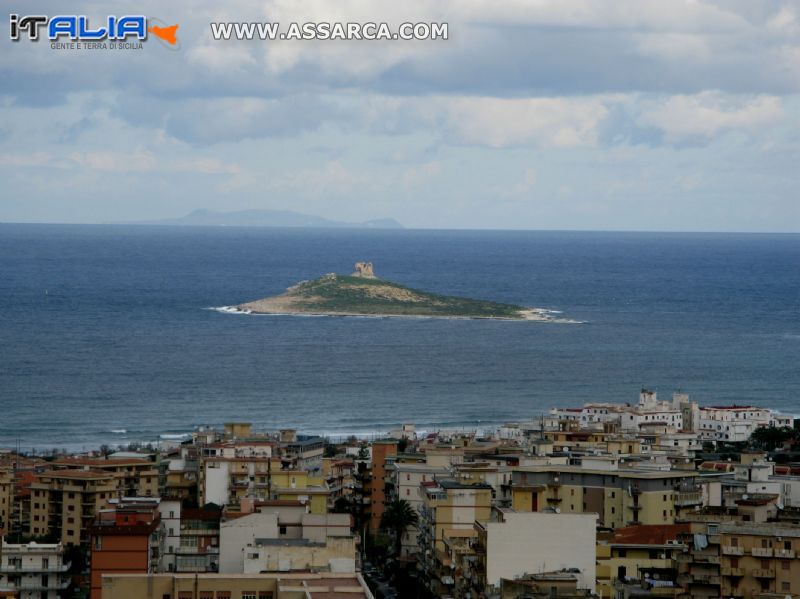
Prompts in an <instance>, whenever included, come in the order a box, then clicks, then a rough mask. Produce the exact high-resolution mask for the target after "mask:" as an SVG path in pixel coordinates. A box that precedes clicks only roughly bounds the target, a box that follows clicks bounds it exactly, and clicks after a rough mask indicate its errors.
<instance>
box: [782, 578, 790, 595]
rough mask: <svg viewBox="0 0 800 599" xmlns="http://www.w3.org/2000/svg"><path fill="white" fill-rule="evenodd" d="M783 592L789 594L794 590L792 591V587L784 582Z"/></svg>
mask: <svg viewBox="0 0 800 599" xmlns="http://www.w3.org/2000/svg"><path fill="white" fill-rule="evenodd" d="M781 590H782V591H783V592H784V593H788V592H789V591H790V590H792V589H791V585H790V584H789V583H788V582H786V581H785V580H784V581H783V582H782V583H781Z"/></svg>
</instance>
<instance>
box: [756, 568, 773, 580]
mask: <svg viewBox="0 0 800 599" xmlns="http://www.w3.org/2000/svg"><path fill="white" fill-rule="evenodd" d="M752 574H753V578H775V570H764V569H761V568H754V569H753V572H752Z"/></svg>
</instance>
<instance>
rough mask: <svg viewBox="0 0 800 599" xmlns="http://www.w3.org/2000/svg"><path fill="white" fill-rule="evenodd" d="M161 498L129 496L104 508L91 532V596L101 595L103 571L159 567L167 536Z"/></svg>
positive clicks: (139, 571)
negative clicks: (159, 504) (160, 503)
mask: <svg viewBox="0 0 800 599" xmlns="http://www.w3.org/2000/svg"><path fill="white" fill-rule="evenodd" d="M158 502H159V500H158V499H150V498H127V499H125V500H123V501H119V502H116V505H115V506H114V507H113V508H111V509H108V510H102V511H101V512H100V513H98V515H97V517H96V518H95V521H94V525H93V526H92V528H91V530H90V532H91V535H92V544H91V554H92V558H91V566H92V569H91V585H92V590H91V599H101V597H102V593H103V588H102V586H103V574H147V573H150V572H156V571H157V570H158V562H159V559H160V556H161V544H162V542H163V539H164V535H163V531H162V528H163V527H162V525H161V516H160V513H159V511H158Z"/></svg>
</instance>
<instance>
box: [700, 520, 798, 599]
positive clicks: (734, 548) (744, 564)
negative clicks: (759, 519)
mask: <svg viewBox="0 0 800 599" xmlns="http://www.w3.org/2000/svg"><path fill="white" fill-rule="evenodd" d="M715 532H718V534H719V542H720V549H721V551H720V554H721V555H720V574H721V586H720V590H721V593H722V595H723V596H725V597H737V598H738V597H741V598H742V599H750V598H756V597H761V596H763V595H764V594H767V593H772V594H776V595H779V596H786V595H795V594H800V560H799V559H798V553H799V552H800V527H794V526H787V525H782V524H780V523H766V522H764V523H754V522H720V523H719V525H718V528H717V529H716V530H715Z"/></svg>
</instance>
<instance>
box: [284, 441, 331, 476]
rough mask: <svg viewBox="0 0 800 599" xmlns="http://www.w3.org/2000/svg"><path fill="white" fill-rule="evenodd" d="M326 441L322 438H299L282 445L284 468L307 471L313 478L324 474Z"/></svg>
mask: <svg viewBox="0 0 800 599" xmlns="http://www.w3.org/2000/svg"><path fill="white" fill-rule="evenodd" d="M324 452H325V441H324V440H323V439H322V437H299V438H295V439H294V440H292V441H289V442H286V443H281V462H282V467H283V468H284V469H287V470H305V471H307V472H309V473H310V474H311V475H312V476H320V475H321V473H322V455H323V453H324Z"/></svg>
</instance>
